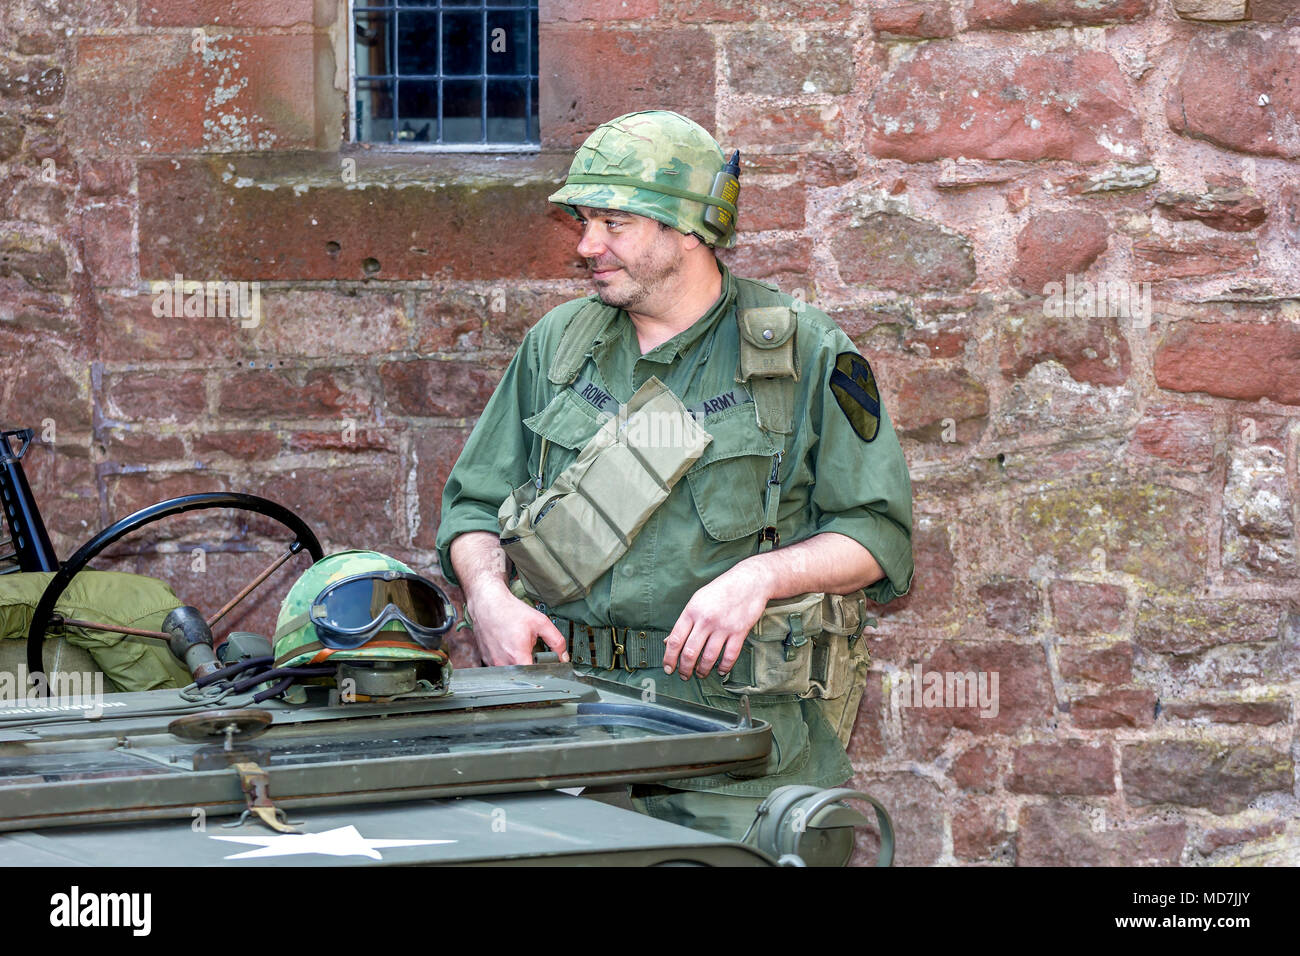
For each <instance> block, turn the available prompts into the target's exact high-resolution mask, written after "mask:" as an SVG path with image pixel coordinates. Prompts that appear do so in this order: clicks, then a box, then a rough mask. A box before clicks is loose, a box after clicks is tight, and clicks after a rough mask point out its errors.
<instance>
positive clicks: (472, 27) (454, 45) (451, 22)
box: [442, 13, 483, 76]
mask: <svg viewBox="0 0 1300 956" xmlns="http://www.w3.org/2000/svg"><path fill="white" fill-rule="evenodd" d="M482 73H483V14H481V13H444V14H443V15H442V74H443V76H479V75H482Z"/></svg>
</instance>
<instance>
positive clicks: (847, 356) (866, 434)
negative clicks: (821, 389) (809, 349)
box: [830, 352, 880, 441]
mask: <svg viewBox="0 0 1300 956" xmlns="http://www.w3.org/2000/svg"><path fill="white" fill-rule="evenodd" d="M830 386H831V394H832V395H834V396H835V401H837V402H838V403H839V406H840V410H841V411H842V412H844V417H845V418H847V419H848V420H849V424H850V425H852V426H853V430H854V431H855V432H857V433H858V437H859V438H861V439H862V440H863V441H872V440H874V439H875V437H876V433H877V432H879V431H880V392H879V390H878V389H877V388H876V377H875V376H874V375H872V374H871V366H870V365H868V364H867V360H866V359H864V358H863V357H862V356H861V355H859V354H858V353H857V352H841V353H840V354H839V355H837V356H835V369H834V371H832V372H831V380H830Z"/></svg>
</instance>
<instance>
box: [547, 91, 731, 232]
mask: <svg viewBox="0 0 1300 956" xmlns="http://www.w3.org/2000/svg"><path fill="white" fill-rule="evenodd" d="M725 162H726V158H725V157H724V156H723V154H722V149H721V148H720V147H719V146H718V144H717V143H716V142H715V141H714V139H713V137H712V136H710V135H709V134H708V132H707V131H706V130H705V129H704V127H702V126H700V125H699V124H698V123H696V122H694V121H692V120H689V119H687V118H686V117H685V116H682V115H681V114H680V113H672V112H669V111H668V110H643V111H641V112H638V113H626V114H624V115H623V116H620V117H618V118H617V119H613V120H610V121H609V122H608V123H603V124H601V125H600V126H597V127H596V129H595V131H594V132H593V133H592V134H591V135H590V136H588V137H587V140H586V142H584V143H583V144H582V146H580V147H579V148H578V152H577V154H576V155H575V156H574V157H573V163H572V164H571V165H570V166H569V175H568V178H567V179H566V180H565V183H564V185H563V186H561V187H560V188H559V190H557V191H556V192H554V193H552V194H551V195H550V197H549V199H550V201H551V202H553V203H556V204H558V205H561V206H564V207H565V209H567V210H568V212H569V213H570V214H571V215H573V216H574V217H575V218H576V217H577V216H578V211H577V209H576V208H574V207H576V206H590V207H592V208H594V209H618V210H621V211H622V212H630V213H635V214H637V215H638V216H645V217H647V218H648V219H655V220H657V221H659V222H662V223H664V224H666V225H668V226H671V227H672V228H673V229H676V230H677V231H678V232H684V233H688V234H691V233H693V234H695V235H697V236H699V237H700V239H702V240H703V241H704V242H705V243H706V244H708V245H710V246H715V245H716V246H721V247H723V248H729V247H731V246H733V245H735V244H736V231H735V229H734V228H732V229H729V230H727V232H726V234H725V235H722V236H718V235H717V230H716V229H714V228H713V227H711V226H709V225H707V224H706V223H705V221H704V212H705V210H706V209H707V208H708V205H710V204H719V205H721V203H720V202H719V201H718V200H716V199H713V198H712V197H710V196H709V191H710V190H711V189H712V188H713V179H714V177H715V176H716V175H717V174H718V172H719V170H721V169H722V167H723V164H724V163H725ZM724 208H725V207H724ZM733 223H734V218H733Z"/></svg>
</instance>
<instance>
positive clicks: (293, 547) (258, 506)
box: [27, 491, 324, 674]
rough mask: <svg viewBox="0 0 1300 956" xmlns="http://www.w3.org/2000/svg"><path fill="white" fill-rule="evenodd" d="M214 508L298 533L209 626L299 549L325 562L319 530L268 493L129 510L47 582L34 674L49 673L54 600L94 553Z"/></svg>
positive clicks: (33, 639) (191, 498)
mask: <svg viewBox="0 0 1300 956" xmlns="http://www.w3.org/2000/svg"><path fill="white" fill-rule="evenodd" d="M209 508H235V509H237V510H239V511H252V512H254V513H255V514H260V515H264V516H266V517H268V518H273V519H274V520H276V521H278V522H279V523H280V524H282V525H284V526H285V527H286V528H288V529H289V530H290V531H292V532H293V534H294V539H293V543H292V544H290V545H289V548H288V550H287V551H285V553H284V554H282V555H281V556H280V557H279V558H278V559H277V560H276V561H275V563H274V564H272V565H271V566H270V567H268V568H267V569H266V570H265V571H263V572H262V573H261V574H259V575H258V576H257V577H256V578H254V579H253V580H252V581H251V582H249V584H248V585H247V586H246V587H245V588H244V589H243V590H241V591H240V592H239V593H238V594H236V595H235V596H234V598H232V599H231V600H230V601H228V602H227V603H226V604H225V606H224V607H222V608H221V610H220V611H218V612H217V613H216V614H214V615H213V616H212V617H211V618H209V619H208V622H207V623H208V626H209V627H211V626H212V625H213V624H215V623H216V622H217V621H219V620H220V619H221V618H222V617H224V616H225V615H226V613H227V612H228V611H230V609H231V608H233V607H234V606H235V605H236V604H238V603H239V602H240V601H242V600H243V599H244V598H245V597H247V596H248V595H249V594H250V593H252V591H253V590H254V589H255V588H256V587H257V586H258V585H259V584H261V583H262V582H263V581H265V580H266V579H267V578H269V577H270V576H271V574H272V573H274V572H275V570H276V569H277V568H279V567H280V565H282V564H284V562H286V561H288V560H289V558H291V557H293V556H294V555H295V554H297V553H298V552H299V551H302V550H304V549H305V550H306V551H307V553H308V554H309V555H311V559H312V561H313V562H316V561H319V560H320V559H321V558H322V557H324V552H322V551H321V546H320V542H319V541H318V540H316V535H315V534H314V533H313V532H312V530H311V528H309V527H307V523H306V522H305V521H303V520H302V519H301V518H299V517H298V516H297V515H296V514H294V513H293V512H292V511H290V510H289V509H288V508H286V507H284V505H281V504H276V503H275V502H274V501H270V500H268V499H266V498H259V497H257V496H256V495H241V494H235V493H233V492H227V491H211V492H205V493H203V494H197V495H182V496H181V497H179V498H168V499H167V500H166V501H160V502H158V503H157V504H156V505H150V506H149V507H147V508H141V509H140V510H139V511H137V512H135V514H131V515H127V516H126V517H125V518H122V519H121V520H120V521H117V522H116V523H114V524H111V525H109V526H108V527H107V528H105V529H104V530H103V531H101V532H100V533H99V534H97V535H95V536H94V537H93V538H91V539H90V540H89V541H87V542H86V543H85V544H83V545H82V546H81V547H80V548H78V549H77V553H76V554H74V555H73V556H72V557H71V558H69V559H68V560H67V561H65V562H63V565H62V566H61V567H60V568H59V570H58V572H57V573H56V574H55V575H54V577H53V578H52V579H51V580H50V583H49V584H48V585H46V587H45V592H44V593H43V594H42V595H41V599H40V601H39V602H38V603H37V605H36V610H35V611H33V612H32V623H31V627H30V628H29V629H28V631H27V669H28V671H29V672H30V673H32V674H37V673H40V674H44V673H45V662H44V661H43V660H42V659H41V648H42V647H43V646H44V643H45V631H46V628H48V627H49V625H50V623H51V621H52V620H53V618H54V605H55V604H56V603H57V602H58V600H59V598H60V597H62V596H63V592H64V591H65V590H67V587H68V585H69V584H71V583H72V579H73V578H74V577H76V575H77V573H78V572H79V571H81V570H82V568H84V567H85V566H86V564H87V563H88V562H89V561H90V559H91V558H93V557H95V556H96V555H98V554H99V553H100V552H101V551H103V550H104V549H105V548H107V547H108V546H109V545H110V544H112V543H113V542H114V541H116V540H118V539H119V538H121V537H124V536H125V535H128V534H130V533H131V532H133V531H137V530H139V529H140V528H143V527H144V526H145V525H147V524H153V522H155V521H161V520H162V519H163V518H169V517H171V516H172V515H176V514H181V513H182V512H185V511H202V510H206V509H209ZM62 623H64V624H72V625H74V626H85V625H89V626H91V627H96V628H102V629H103V630H109V631H122V632H125V633H128V634H137V635H140V636H143V637H156V638H161V639H163V640H166V639H167V637H168V635H166V634H164V633H162V632H161V631H158V632H154V631H141V630H136V629H133V628H121V627H115V626H112V625H100V624H97V623H95V622H92V621H63V622H62Z"/></svg>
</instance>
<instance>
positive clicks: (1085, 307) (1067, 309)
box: [1043, 273, 1151, 329]
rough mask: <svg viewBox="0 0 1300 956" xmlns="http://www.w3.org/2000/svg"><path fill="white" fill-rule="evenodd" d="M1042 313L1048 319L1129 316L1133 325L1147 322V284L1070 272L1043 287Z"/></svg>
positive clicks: (1139, 326) (1148, 304) (1148, 303)
mask: <svg viewBox="0 0 1300 956" xmlns="http://www.w3.org/2000/svg"><path fill="white" fill-rule="evenodd" d="M1043 295H1044V296H1045V298H1044V299H1043V315H1045V316H1047V317H1048V318H1049V319H1062V318H1065V319H1073V318H1080V319H1097V318H1107V317H1109V318H1117V319H1129V320H1131V321H1132V324H1133V327H1134V328H1139V329H1145V328H1149V327H1150V325H1151V283H1150V282H1124V281H1122V280H1119V279H1098V280H1097V281H1096V282H1089V281H1087V280H1086V279H1080V280H1076V279H1075V277H1074V275H1073V273H1071V274H1069V275H1067V276H1066V277H1065V282H1064V283H1061V282H1049V283H1047V285H1045V286H1043Z"/></svg>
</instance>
